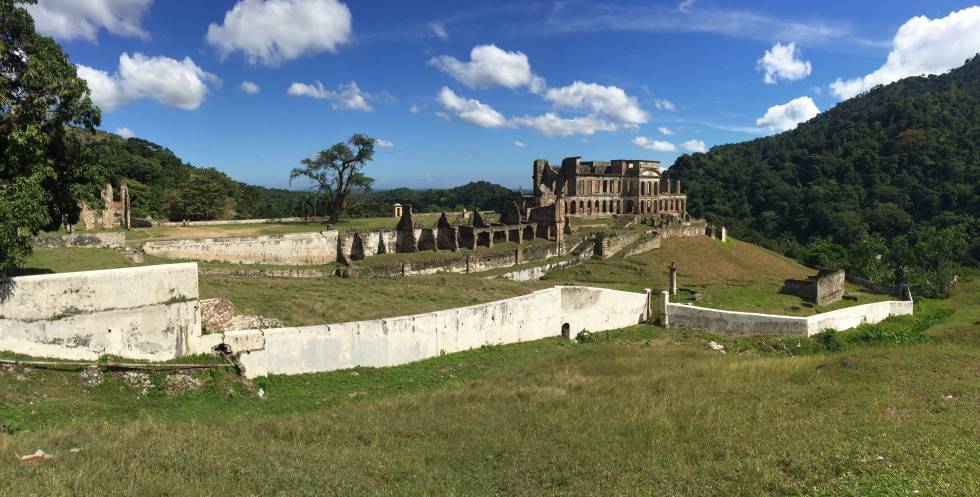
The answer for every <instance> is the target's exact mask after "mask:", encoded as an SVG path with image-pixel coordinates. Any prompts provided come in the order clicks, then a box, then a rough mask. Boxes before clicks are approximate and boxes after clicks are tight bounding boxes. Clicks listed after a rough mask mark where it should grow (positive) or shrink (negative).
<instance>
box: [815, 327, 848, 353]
mask: <svg viewBox="0 0 980 497" xmlns="http://www.w3.org/2000/svg"><path fill="white" fill-rule="evenodd" d="M814 338H816V339H817V342H818V343H820V345H823V348H825V349H827V350H829V351H832V352H836V351H838V350H841V349H843V348H844V342H842V341H841V339H840V337H839V336H838V335H837V332H836V331H834V330H832V329H827V330H824V331H823V332H822V333H820V334H818V335H817V336H816V337H814Z"/></svg>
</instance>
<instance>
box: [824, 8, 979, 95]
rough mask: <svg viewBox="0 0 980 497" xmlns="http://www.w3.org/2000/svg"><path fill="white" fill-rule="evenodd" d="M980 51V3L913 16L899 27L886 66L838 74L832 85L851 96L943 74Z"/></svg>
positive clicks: (836, 89) (832, 88)
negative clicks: (843, 75)
mask: <svg viewBox="0 0 980 497" xmlns="http://www.w3.org/2000/svg"><path fill="white" fill-rule="evenodd" d="M977 52H980V7H977V6H973V7H968V8H965V9H963V10H959V11H956V12H952V13H950V14H949V15H947V16H946V17H943V18H939V19H929V18H928V17H925V16H918V17H913V18H911V19H909V20H908V21H906V22H905V24H902V26H901V27H899V28H898V32H897V33H896V34H895V39H894V40H892V50H891V52H890V53H889V54H888V59H887V60H886V61H885V64H884V65H883V66H881V67H879V68H878V69H876V70H875V71H874V72H872V73H870V74H868V75H865V76H862V77H860V78H855V79H849V80H846V81H845V80H843V79H840V78H838V79H837V80H836V81H834V82H833V83H831V84H830V89H831V90H832V91H833V92H834V95H836V96H837V98H840V99H847V98H851V97H853V96H855V95H858V94H860V93H863V92H865V91H868V90H870V89H872V88H874V87H875V86H877V85H886V84H888V83H891V82H894V81H898V80H899V79H902V78H905V77H908V76H918V75H927V74H941V73H943V72H946V71H948V70H949V69H952V68H954V67H957V66H960V65H962V64H963V63H964V62H966V60H967V59H969V58H971V57H973V56H974V55H976V53H977Z"/></svg>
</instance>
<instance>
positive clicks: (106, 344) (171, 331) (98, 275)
mask: <svg viewBox="0 0 980 497" xmlns="http://www.w3.org/2000/svg"><path fill="white" fill-rule="evenodd" d="M197 299H198V285H197V264H195V263H187V264H165V265H159V266H147V267H138V268H126V269H108V270H102V271H84V272H78V273H62V274H46V275H37V276H21V277H17V278H11V279H8V280H3V281H0V350H7V351H11V352H17V353H21V354H29V355H33V356H43V357H59V358H64V359H82V360H90V359H96V358H98V357H99V356H100V355H103V354H111V355H118V356H123V357H130V358H135V359H151V360H167V359H172V358H174V357H176V356H178V355H180V354H181V353H182V352H184V351H187V350H188V349H189V348H190V347H191V342H193V341H194V340H195V339H196V338H197V337H199V336H200V334H201V319H200V311H199V310H198V308H197Z"/></svg>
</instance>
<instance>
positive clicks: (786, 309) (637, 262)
mask: <svg viewBox="0 0 980 497" xmlns="http://www.w3.org/2000/svg"><path fill="white" fill-rule="evenodd" d="M672 261H673V262H676V263H677V267H678V270H677V281H678V287H679V288H681V291H680V292H679V293H678V295H677V297H676V298H675V299H674V300H675V301H679V302H692V303H693V302H694V300H693V292H694V291H697V292H700V293H701V294H702V297H703V298H702V300H700V301H698V302H697V303H696V305H699V306H702V307H711V308H717V309H729V310H737V311H748V312H761V313H775V314H787V315H799V316H806V315H812V314H816V313H820V312H826V311H830V310H835V309H840V308H843V307H848V306H852V305H858V304H866V303H869V302H876V301H880V300H888V299H891V298H893V297H891V296H888V295H879V294H875V293H872V292H868V291H866V290H864V289H863V288H860V287H857V286H855V285H851V284H847V285H846V293H848V294H851V295H855V296H857V297H858V300H857V301H856V302H855V301H847V300H844V301H840V302H837V303H835V304H832V305H830V306H825V307H815V306H809V305H808V304H807V303H805V302H804V301H803V299H801V298H799V297H796V296H793V295H786V294H782V293H779V290H780V288H782V286H783V280H785V279H787V278H805V277H806V276H807V275H811V274H816V271H815V270H812V269H810V268H807V267H805V266H801V265H799V264H797V263H795V262H793V261H792V260H789V259H787V258H785V257H783V256H781V255H779V254H776V253H775V252H771V251H769V250H766V249H763V248H761V247H758V246H756V245H752V244H749V243H745V242H740V241H738V240H729V241H728V242H725V243H722V242H720V241H718V240H713V239H711V238H708V237H692V238H672V239H668V240H666V241H665V242H664V244H663V247H661V248H659V249H656V250H651V251H649V252H646V253H643V254H640V255H638V256H635V257H630V258H628V259H624V258H622V257H612V258H609V259H603V260H597V259H592V260H589V261H587V262H586V263H585V264H583V265H580V266H576V267H571V268H565V269H560V270H556V271H553V272H551V273H549V274H548V275H547V276H545V278H544V280H543V281H548V282H551V283H555V284H581V285H592V286H601V287H608V288H616V289H620V290H627V291H634V292H639V291H642V290H643V289H644V288H652V289H654V290H658V291H659V290H662V289H664V288H666V287H667V280H668V276H667V275H668V271H667V267H668V266H669V265H670V263H671V262H672Z"/></svg>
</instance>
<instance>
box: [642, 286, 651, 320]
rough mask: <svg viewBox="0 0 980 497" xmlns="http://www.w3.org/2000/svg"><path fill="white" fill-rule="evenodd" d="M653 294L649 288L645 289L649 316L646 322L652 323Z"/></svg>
mask: <svg viewBox="0 0 980 497" xmlns="http://www.w3.org/2000/svg"><path fill="white" fill-rule="evenodd" d="M652 292H653V291H652V290H650V289H649V288H644V289H643V293H644V294H645V295H646V296H647V311H646V313H647V315H646V319H644V321H650V320H652V319H653V302H652V298H651V295H652Z"/></svg>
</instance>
